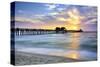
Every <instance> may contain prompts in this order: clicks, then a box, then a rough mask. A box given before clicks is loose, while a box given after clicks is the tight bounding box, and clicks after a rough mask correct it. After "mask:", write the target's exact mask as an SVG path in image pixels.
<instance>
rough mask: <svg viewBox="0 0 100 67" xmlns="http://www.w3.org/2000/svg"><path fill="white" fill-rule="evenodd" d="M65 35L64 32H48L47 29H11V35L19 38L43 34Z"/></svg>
mask: <svg viewBox="0 0 100 67" xmlns="http://www.w3.org/2000/svg"><path fill="white" fill-rule="evenodd" d="M56 33H65V32H64V31H59V32H58V30H57V31H56V30H49V29H23V28H15V29H14V28H12V29H11V34H14V35H17V36H21V35H43V34H56Z"/></svg>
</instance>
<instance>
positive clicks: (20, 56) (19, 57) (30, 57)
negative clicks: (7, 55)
mask: <svg viewBox="0 0 100 67" xmlns="http://www.w3.org/2000/svg"><path fill="white" fill-rule="evenodd" d="M78 61H84V60H75V59H71V58H65V57H60V56H50V55H42V54H36V53H34V54H33V53H27V52H20V51H15V65H16V66H19V65H32V64H34V65H36V64H51V63H66V62H78Z"/></svg>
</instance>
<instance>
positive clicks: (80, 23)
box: [12, 2, 97, 31]
mask: <svg viewBox="0 0 100 67" xmlns="http://www.w3.org/2000/svg"><path fill="white" fill-rule="evenodd" d="M12 17H15V19H12V21H13V20H14V21H15V27H16V28H32V29H55V28H56V27H65V28H66V29H67V30H79V29H82V30H83V31H96V30H97V7H95V6H81V5H68V4H53V3H49V4H48V3H31V2H15V16H14V15H12Z"/></svg>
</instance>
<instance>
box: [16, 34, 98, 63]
mask: <svg viewBox="0 0 100 67" xmlns="http://www.w3.org/2000/svg"><path fill="white" fill-rule="evenodd" d="M15 51H21V52H28V53H33V54H34V53H35V54H43V55H50V56H61V57H66V58H71V59H77V60H86V61H88V60H96V59H97V33H96V32H76V33H65V34H44V35H23V36H15Z"/></svg>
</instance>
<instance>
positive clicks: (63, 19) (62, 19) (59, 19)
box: [56, 17, 67, 21]
mask: <svg viewBox="0 0 100 67" xmlns="http://www.w3.org/2000/svg"><path fill="white" fill-rule="evenodd" d="M56 20H57V21H67V19H66V18H63V17H58V18H56Z"/></svg>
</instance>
